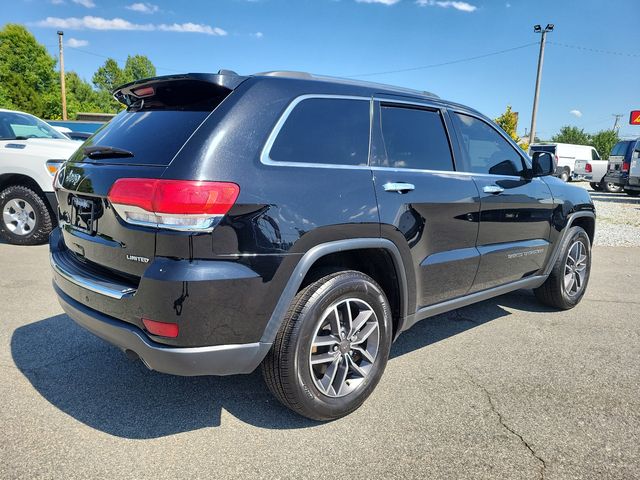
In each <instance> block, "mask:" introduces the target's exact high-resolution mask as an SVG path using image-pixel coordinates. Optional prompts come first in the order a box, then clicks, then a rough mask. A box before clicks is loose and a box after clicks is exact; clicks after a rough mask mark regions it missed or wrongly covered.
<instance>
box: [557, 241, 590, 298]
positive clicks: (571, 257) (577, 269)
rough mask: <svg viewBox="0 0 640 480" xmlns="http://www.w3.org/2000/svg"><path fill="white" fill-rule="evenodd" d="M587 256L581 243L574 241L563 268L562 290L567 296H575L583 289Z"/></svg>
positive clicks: (587, 261) (587, 264)
mask: <svg viewBox="0 0 640 480" xmlns="http://www.w3.org/2000/svg"><path fill="white" fill-rule="evenodd" d="M588 266H589V256H588V254H587V249H586V247H585V245H584V244H583V243H582V242H581V241H579V240H578V241H575V242H574V243H573V245H571V247H570V248H569V252H568V253H567V260H566V262H565V266H564V278H563V283H564V289H565V292H566V293H567V294H568V295H571V296H575V295H578V294H579V293H581V292H582V291H583V289H584V287H585V281H586V278H587V268H588Z"/></svg>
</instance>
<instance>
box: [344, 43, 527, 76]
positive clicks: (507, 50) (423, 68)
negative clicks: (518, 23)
mask: <svg viewBox="0 0 640 480" xmlns="http://www.w3.org/2000/svg"><path fill="white" fill-rule="evenodd" d="M537 44H538V42H531V43H525V44H524V45H519V46H517V47H512V48H507V49H504V50H498V51H497V52H491V53H485V54H483V55H476V56H475V57H466V58H460V59H458V60H451V61H448V62H441V63H432V64H430V65H422V66H420V67H410V68H401V69H398V70H387V71H384V72H370V73H359V74H357V75H348V76H347V78H358V77H373V76H375V75H387V74H390V73H402V72H413V71H416V70H426V69H428V68H436V67H444V66H445V65H453V64H455V63H464V62H470V61H472V60H478V59H480V58H486V57H492V56H494V55H501V54H503V53H508V52H513V51H515V50H520V49H522V48H526V47H530V46H532V45H537Z"/></svg>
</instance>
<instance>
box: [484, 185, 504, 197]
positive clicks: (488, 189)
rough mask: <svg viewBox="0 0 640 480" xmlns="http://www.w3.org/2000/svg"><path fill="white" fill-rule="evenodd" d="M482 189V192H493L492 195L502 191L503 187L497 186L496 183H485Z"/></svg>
mask: <svg viewBox="0 0 640 480" xmlns="http://www.w3.org/2000/svg"><path fill="white" fill-rule="evenodd" d="M482 190H483V191H484V193H493V194H494V195H497V194H498V193H502V192H504V188H502V187H499V186H498V185H485V186H484V188H483V189H482Z"/></svg>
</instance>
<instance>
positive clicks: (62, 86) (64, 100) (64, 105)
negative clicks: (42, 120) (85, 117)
mask: <svg viewBox="0 0 640 480" xmlns="http://www.w3.org/2000/svg"><path fill="white" fill-rule="evenodd" d="M63 35H64V32H63V31H62V30H58V50H59V51H60V93H61V94H62V120H66V119H67V90H66V88H65V84H64V51H63V49H62V36H63Z"/></svg>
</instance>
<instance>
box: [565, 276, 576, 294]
mask: <svg viewBox="0 0 640 480" xmlns="http://www.w3.org/2000/svg"><path fill="white" fill-rule="evenodd" d="M575 280H576V277H575V275H574V274H573V272H571V273H569V274H567V275H565V276H564V288H565V289H566V290H567V292H569V293H571V290H572V289H573V284H574V282H575Z"/></svg>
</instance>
